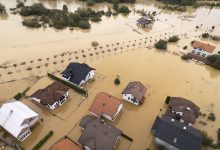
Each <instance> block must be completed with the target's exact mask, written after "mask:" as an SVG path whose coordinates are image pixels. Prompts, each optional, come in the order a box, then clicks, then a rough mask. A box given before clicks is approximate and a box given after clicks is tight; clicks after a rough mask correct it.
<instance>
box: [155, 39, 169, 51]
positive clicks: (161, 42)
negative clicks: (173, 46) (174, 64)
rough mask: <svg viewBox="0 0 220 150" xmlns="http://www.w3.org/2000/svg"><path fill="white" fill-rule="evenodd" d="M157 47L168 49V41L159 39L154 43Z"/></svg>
mask: <svg viewBox="0 0 220 150" xmlns="http://www.w3.org/2000/svg"><path fill="white" fill-rule="evenodd" d="M154 46H155V48H157V49H162V50H166V49H167V41H165V40H159V41H158V42H156V43H155V44H154Z"/></svg>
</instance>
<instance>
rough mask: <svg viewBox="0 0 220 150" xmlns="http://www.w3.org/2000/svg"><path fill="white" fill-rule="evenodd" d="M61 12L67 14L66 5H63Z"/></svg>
mask: <svg viewBox="0 0 220 150" xmlns="http://www.w3.org/2000/svg"><path fill="white" fill-rule="evenodd" d="M63 11H64V12H65V13H68V7H67V5H63Z"/></svg>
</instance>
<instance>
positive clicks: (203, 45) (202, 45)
mask: <svg viewBox="0 0 220 150" xmlns="http://www.w3.org/2000/svg"><path fill="white" fill-rule="evenodd" d="M191 46H192V47H195V48H202V49H203V50H204V51H207V52H209V53H212V52H213V51H214V50H215V46H213V45H210V44H207V43H203V42H200V41H193V42H192V44H191Z"/></svg>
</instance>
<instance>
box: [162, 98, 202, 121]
mask: <svg viewBox="0 0 220 150" xmlns="http://www.w3.org/2000/svg"><path fill="white" fill-rule="evenodd" d="M199 110H200V108H199V107H198V106H197V105H196V104H194V103H193V102H192V101H190V100H187V99H185V98H182V97H171V99H170V102H169V106H168V108H167V111H166V113H165V115H166V116H168V117H171V118H173V117H174V118H175V117H176V116H175V115H173V113H172V111H175V112H182V113H183V114H182V116H179V117H180V118H181V119H183V120H184V121H185V122H187V123H192V124H194V123H195V122H196V119H197V118H198V116H199ZM177 116H178V115H177ZM177 118H178V117H177Z"/></svg>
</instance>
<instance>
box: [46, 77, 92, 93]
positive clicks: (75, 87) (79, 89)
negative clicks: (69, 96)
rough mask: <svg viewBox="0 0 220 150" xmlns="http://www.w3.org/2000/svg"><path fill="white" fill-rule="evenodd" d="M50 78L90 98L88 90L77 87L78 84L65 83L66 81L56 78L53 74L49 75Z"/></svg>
mask: <svg viewBox="0 0 220 150" xmlns="http://www.w3.org/2000/svg"><path fill="white" fill-rule="evenodd" d="M48 76H49V77H50V78H52V79H54V80H57V81H60V82H62V83H63V84H65V85H67V86H69V87H71V88H72V89H74V90H75V91H76V92H79V93H80V94H82V95H85V96H86V97H87V96H88V92H87V90H86V89H82V88H81V87H80V86H78V85H76V84H73V83H70V82H68V81H64V80H62V79H60V78H58V77H56V76H54V75H53V74H50V73H48Z"/></svg>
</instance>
